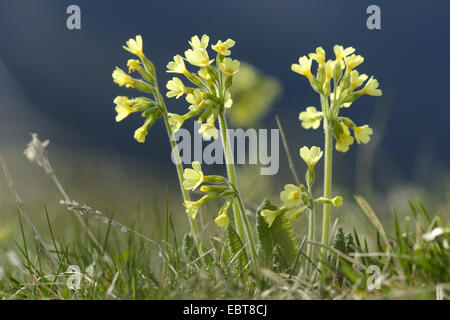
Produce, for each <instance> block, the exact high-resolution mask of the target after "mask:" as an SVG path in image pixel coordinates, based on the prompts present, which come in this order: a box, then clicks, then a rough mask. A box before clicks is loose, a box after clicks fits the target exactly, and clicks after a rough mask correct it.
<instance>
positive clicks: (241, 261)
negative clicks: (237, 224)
mask: <svg viewBox="0 0 450 320" xmlns="http://www.w3.org/2000/svg"><path fill="white" fill-rule="evenodd" d="M226 238H227V248H228V254H229V259H230V261H233V262H234V265H235V266H237V269H241V268H244V267H245V266H246V265H247V263H248V258H247V254H246V252H245V250H244V246H243V245H242V241H241V239H240V238H239V236H238V234H237V233H236V231H235V230H234V229H233V227H232V226H231V225H229V226H228V227H227V229H226Z"/></svg>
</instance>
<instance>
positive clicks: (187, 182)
mask: <svg viewBox="0 0 450 320" xmlns="http://www.w3.org/2000/svg"><path fill="white" fill-rule="evenodd" d="M183 177H184V181H183V188H184V189H186V190H195V189H197V187H198V186H199V185H201V184H202V183H203V181H204V180H205V177H204V175H203V172H202V167H201V165H200V163H199V162H198V161H194V162H192V169H191V168H187V169H184V173H183Z"/></svg>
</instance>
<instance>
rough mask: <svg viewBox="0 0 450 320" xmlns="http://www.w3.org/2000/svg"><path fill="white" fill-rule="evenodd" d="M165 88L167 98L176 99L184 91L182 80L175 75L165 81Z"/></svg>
mask: <svg viewBox="0 0 450 320" xmlns="http://www.w3.org/2000/svg"><path fill="white" fill-rule="evenodd" d="M166 88H167V89H169V91H168V92H167V93H166V96H167V97H168V98H172V97H176V99H178V98H179V97H181V96H182V95H183V93H185V91H186V88H185V87H184V84H183V82H182V81H181V80H180V78H177V77H173V78H172V80H169V81H167V84H166Z"/></svg>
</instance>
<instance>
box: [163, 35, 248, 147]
mask: <svg viewBox="0 0 450 320" xmlns="http://www.w3.org/2000/svg"><path fill="white" fill-rule="evenodd" d="M188 42H189V45H190V46H191V48H190V49H188V50H186V51H185V52H184V57H183V56H181V55H179V54H177V55H175V56H174V57H173V61H170V62H169V63H168V64H167V72H169V73H178V74H182V75H184V76H185V77H186V78H187V79H188V80H189V81H190V82H191V84H193V85H194V86H195V87H194V88H192V87H188V86H186V85H185V84H184V83H183V81H182V80H181V79H180V78H178V77H173V78H172V79H171V80H169V81H168V82H167V84H166V88H167V89H168V91H167V93H166V96H167V97H168V98H172V97H175V98H176V99H178V98H180V97H181V96H183V95H186V97H185V99H186V101H187V103H189V112H187V113H186V114H184V115H177V114H170V117H171V119H170V124H171V126H172V130H173V132H175V131H177V130H178V129H180V127H181V126H182V124H183V123H184V121H185V120H187V119H189V118H193V117H195V116H199V117H198V121H199V122H200V123H202V125H201V126H200V129H199V133H200V134H201V135H202V137H203V139H205V140H210V139H211V138H213V139H217V138H218V136H219V131H218V130H217V128H216V126H215V122H216V120H217V117H218V116H219V114H220V113H223V112H225V109H228V108H231V106H232V105H233V100H232V98H231V94H230V92H229V89H230V87H231V84H232V78H233V76H234V75H235V74H236V73H237V72H239V67H240V62H239V61H238V60H233V59H232V58H230V57H229V56H230V55H231V50H230V49H231V48H232V47H233V46H234V45H235V42H234V41H233V40H232V39H227V40H226V41H221V40H219V41H218V42H217V43H216V44H214V45H212V46H211V48H212V49H213V50H214V51H215V52H216V53H217V55H216V58H215V59H211V58H210V56H209V53H208V50H207V49H208V46H209V36H207V35H206V34H204V35H203V36H202V37H201V38H200V37H199V36H193V37H192V38H191V39H190V40H189V41H188ZM185 62H188V63H189V64H190V65H192V66H194V67H198V68H199V69H198V70H197V72H191V71H189V70H188V69H187V67H186V63H185ZM214 62H215V65H214V64H213V63H214Z"/></svg>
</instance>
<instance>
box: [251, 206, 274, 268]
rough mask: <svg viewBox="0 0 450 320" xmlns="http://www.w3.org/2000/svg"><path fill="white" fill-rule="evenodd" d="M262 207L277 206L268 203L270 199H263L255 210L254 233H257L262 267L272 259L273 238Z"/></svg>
mask: <svg viewBox="0 0 450 320" xmlns="http://www.w3.org/2000/svg"><path fill="white" fill-rule="evenodd" d="M264 209H269V210H276V209H277V208H276V207H275V206H273V205H271V204H270V201H269V200H267V199H264V201H263V202H262V203H261V205H260V206H259V208H258V210H257V212H256V233H257V235H258V244H259V248H258V249H259V250H258V251H259V252H258V253H259V254H258V256H259V257H260V263H261V265H262V266H263V267H269V266H270V264H271V263H272V259H273V239H272V234H271V232H270V230H269V226H268V225H267V223H266V221H265V220H264V217H263V216H261V211H262V210H264Z"/></svg>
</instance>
